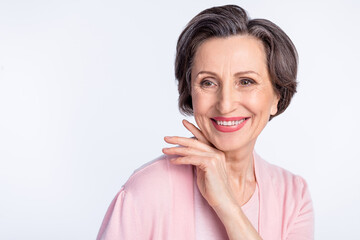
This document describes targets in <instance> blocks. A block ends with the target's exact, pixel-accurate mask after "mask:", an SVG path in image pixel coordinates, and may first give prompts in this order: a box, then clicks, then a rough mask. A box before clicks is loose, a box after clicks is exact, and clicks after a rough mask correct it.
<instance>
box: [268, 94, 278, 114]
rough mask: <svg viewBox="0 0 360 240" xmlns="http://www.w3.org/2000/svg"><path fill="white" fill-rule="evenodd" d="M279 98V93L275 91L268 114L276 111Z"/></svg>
mask: <svg viewBox="0 0 360 240" xmlns="http://www.w3.org/2000/svg"><path fill="white" fill-rule="evenodd" d="M279 100H280V94H279V93H275V94H274V99H273V102H272V104H271V108H270V115H272V116H274V115H275V114H276V113H277V111H278V103H279Z"/></svg>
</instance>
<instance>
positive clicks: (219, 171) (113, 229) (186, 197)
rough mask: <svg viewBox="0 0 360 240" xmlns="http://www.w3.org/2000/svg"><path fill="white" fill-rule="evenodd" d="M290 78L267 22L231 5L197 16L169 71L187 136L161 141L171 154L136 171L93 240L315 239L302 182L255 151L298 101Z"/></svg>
mask: <svg viewBox="0 0 360 240" xmlns="http://www.w3.org/2000/svg"><path fill="white" fill-rule="evenodd" d="M296 73H297V53H296V49H295V47H294V45H293V43H292V42H291V40H290V39H289V37H288V36H287V35H286V34H285V33H284V32H283V31H282V30H281V29H280V28H279V27H278V26H276V25H275V24H274V23H272V22H270V21H268V20H264V19H253V20H250V19H249V18H248V16H247V14H246V12H245V11H244V10H243V9H242V8H240V7H238V6H234V5H228V6H222V7H214V8H210V9H207V10H205V11H203V12H201V13H200V14H198V15H197V16H195V17H194V18H193V19H192V20H191V21H190V22H189V24H188V25H187V26H186V28H185V29H184V31H183V32H182V33H181V35H180V37H179V40H178V44H177V52H176V63H175V74H176V78H177V80H178V82H179V85H178V86H179V94H180V97H179V106H180V110H181V111H182V112H183V113H185V114H193V116H194V118H195V121H196V123H197V127H196V126H195V125H193V124H191V123H190V122H187V121H185V120H184V121H183V124H184V126H185V127H186V128H187V129H188V130H189V131H190V132H191V133H192V134H193V135H194V137H192V138H186V137H175V136H173V137H165V141H166V142H167V143H170V144H174V145H177V146H174V147H169V148H164V149H163V152H164V154H165V155H164V156H162V157H160V158H159V159H156V160H155V161H152V162H150V163H149V164H147V165H145V166H143V167H141V168H140V169H138V170H137V171H135V173H134V174H133V175H132V176H131V177H130V179H129V180H128V181H127V182H126V183H125V185H124V186H123V187H122V189H121V190H120V192H119V193H118V195H117V196H116V198H115V199H114V201H113V202H112V203H111V205H110V207H109V210H108V212H107V213H106V216H105V219H104V221H103V224H102V226H101V229H100V232H99V235H98V239H171V240H174V239H187V240H189V239H207V240H209V239H266V240H268V239H274V240H279V239H292V240H295V239H313V209H312V203H311V198H310V195H309V191H308V188H307V185H306V183H305V181H304V180H303V179H302V178H301V177H299V176H296V175H294V174H292V173H290V172H288V171H286V170H284V169H282V168H279V167H277V166H274V165H271V164H269V163H267V162H265V161H264V160H263V159H261V157H260V156H259V155H257V154H256V153H255V152H254V145H255V142H256V139H257V137H258V136H259V134H260V133H261V131H262V130H263V129H264V127H265V125H266V124H267V122H268V121H269V120H270V119H272V118H273V117H275V116H277V115H279V114H280V113H282V112H283V111H284V110H285V109H286V108H287V106H288V105H289V103H290V100H291V98H292V96H293V94H294V93H295V92H296Z"/></svg>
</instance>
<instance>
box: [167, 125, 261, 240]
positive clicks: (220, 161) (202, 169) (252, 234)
mask: <svg viewBox="0 0 360 240" xmlns="http://www.w3.org/2000/svg"><path fill="white" fill-rule="evenodd" d="M183 124H184V126H185V127H186V128H187V129H188V130H189V131H190V132H191V133H192V134H193V135H194V136H195V138H185V137H165V141H166V142H167V143H170V144H176V145H180V146H178V147H170V148H164V149H163V153H165V154H168V155H179V157H176V158H173V159H172V160H171V162H172V163H173V164H192V165H194V166H196V173H197V185H198V188H199V191H200V193H201V194H202V196H203V197H204V198H205V199H206V201H207V202H208V203H209V205H210V206H211V207H212V208H213V209H214V210H215V212H216V214H217V215H218V217H219V219H220V220H221V222H222V223H223V224H224V226H225V228H226V232H227V234H228V237H229V239H231V240H232V239H247V240H250V239H261V237H260V236H259V235H258V233H257V232H256V230H255V228H254V227H253V226H252V225H251V223H250V221H249V220H248V219H247V217H246V216H245V214H244V213H243V212H242V210H241V207H240V206H239V204H238V203H237V202H236V199H235V197H234V194H233V191H232V189H231V186H230V184H229V179H228V175H227V171H226V159H225V154H224V153H223V152H222V151H220V150H218V149H216V148H215V147H214V146H213V145H212V144H211V143H210V142H208V141H207V139H206V138H205V136H204V135H203V134H202V132H201V131H200V130H199V129H198V128H197V127H196V126H194V125H193V124H192V123H190V122H188V121H186V120H183Z"/></svg>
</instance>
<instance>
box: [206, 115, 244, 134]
mask: <svg viewBox="0 0 360 240" xmlns="http://www.w3.org/2000/svg"><path fill="white" fill-rule="evenodd" d="M243 119H245V120H244V121H243V122H242V123H240V124H238V125H234V126H223V125H218V124H217V123H216V121H240V120H243ZM249 119H250V118H249V117H214V118H211V122H212V124H213V125H214V127H215V128H216V130H218V131H220V132H236V131H238V130H240V129H241V128H242V127H243V126H244V125H245V124H246V123H247V121H248V120H249Z"/></svg>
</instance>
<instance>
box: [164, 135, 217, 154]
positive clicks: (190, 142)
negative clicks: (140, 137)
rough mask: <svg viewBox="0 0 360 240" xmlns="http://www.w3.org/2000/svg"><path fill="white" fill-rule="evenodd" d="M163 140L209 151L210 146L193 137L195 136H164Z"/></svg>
mask: <svg viewBox="0 0 360 240" xmlns="http://www.w3.org/2000/svg"><path fill="white" fill-rule="evenodd" d="M164 140H165V142H167V143H170V144H178V145H181V146H185V147H192V148H195V149H199V150H202V151H211V150H212V148H211V147H210V146H209V145H207V144H205V143H203V142H201V141H199V140H197V139H195V138H186V137H177V136H175V137H168V136H167V137H165V138H164Z"/></svg>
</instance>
